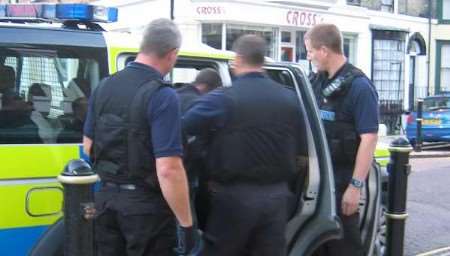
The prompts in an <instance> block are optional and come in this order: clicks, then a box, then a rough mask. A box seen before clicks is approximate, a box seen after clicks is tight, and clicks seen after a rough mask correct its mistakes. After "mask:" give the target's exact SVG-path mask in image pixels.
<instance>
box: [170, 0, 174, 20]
mask: <svg viewBox="0 0 450 256" xmlns="http://www.w3.org/2000/svg"><path fill="white" fill-rule="evenodd" d="M174 1H175V0H170V20H173V19H174V16H173V8H174Z"/></svg>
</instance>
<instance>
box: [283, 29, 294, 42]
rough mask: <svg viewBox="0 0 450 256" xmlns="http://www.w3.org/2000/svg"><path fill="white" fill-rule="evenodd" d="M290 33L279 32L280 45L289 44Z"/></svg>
mask: <svg viewBox="0 0 450 256" xmlns="http://www.w3.org/2000/svg"><path fill="white" fill-rule="evenodd" d="M291 40H292V39H291V32H290V31H282V32H281V42H282V43H290V42H291Z"/></svg>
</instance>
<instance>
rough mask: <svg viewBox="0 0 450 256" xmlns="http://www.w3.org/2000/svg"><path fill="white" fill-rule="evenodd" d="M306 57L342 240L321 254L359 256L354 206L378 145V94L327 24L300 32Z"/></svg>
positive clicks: (361, 250) (334, 28)
mask: <svg viewBox="0 0 450 256" xmlns="http://www.w3.org/2000/svg"><path fill="white" fill-rule="evenodd" d="M305 45H306V50H307V53H308V59H309V60H310V61H311V62H312V64H313V65H314V66H315V67H316V68H317V71H318V72H317V73H316V74H313V75H312V76H311V83H312V85H313V87H314V91H315V95H316V99H317V102H318V105H319V108H320V114H321V118H322V121H323V123H324V126H325V131H326V134H327V140H328V146H329V149H330V153H331V156H332V161H333V168H334V174H335V183H336V204H337V210H338V215H339V217H340V218H341V220H342V223H343V227H344V237H343V239H341V240H337V241H332V242H329V243H327V244H326V245H325V246H324V247H323V248H322V251H321V253H322V254H321V255H348V256H352V255H355V256H356V255H357V256H361V255H364V253H365V252H364V251H363V246H362V241H361V234H360V230H359V213H358V206H359V201H360V199H361V189H362V188H363V185H364V182H365V180H366V178H367V175H368V173H369V170H370V168H371V164H372V162H373V155H374V151H375V147H376V144H377V138H378V136H377V132H378V119H379V112H378V111H379V109H378V95H377V92H376V90H375V87H374V85H373V84H372V82H371V81H370V80H369V78H367V76H366V75H365V74H364V73H363V72H362V71H361V70H359V69H358V68H356V67H355V66H353V65H352V64H350V63H348V61H347V59H346V57H345V56H344V54H343V51H342V35H341V32H340V31H339V29H338V28H337V27H336V26H335V25H332V24H319V25H316V26H314V27H312V28H311V29H310V30H309V31H308V32H307V33H306V34H305Z"/></svg>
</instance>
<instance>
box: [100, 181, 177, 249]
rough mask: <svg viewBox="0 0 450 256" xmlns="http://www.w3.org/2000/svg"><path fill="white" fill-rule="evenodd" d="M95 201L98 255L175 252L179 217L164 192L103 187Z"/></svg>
mask: <svg viewBox="0 0 450 256" xmlns="http://www.w3.org/2000/svg"><path fill="white" fill-rule="evenodd" d="M95 205H96V209H97V214H98V215H97V217H96V219H95V240H96V247H97V256H115V255H117V256H119V255H120V256H125V255H128V256H153V255H154V256H166V255H171V256H172V255H174V253H173V248H175V247H176V235H175V218H174V216H173V215H172V213H171V211H170V209H169V207H168V205H167V204H166V202H165V200H164V198H163V197H162V195H160V194H156V193H154V192H151V191H148V190H144V189H137V190H133V191H131V190H122V189H120V188H111V187H102V188H101V190H100V191H99V192H97V193H96V194H95Z"/></svg>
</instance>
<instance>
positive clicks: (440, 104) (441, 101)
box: [423, 97, 450, 111]
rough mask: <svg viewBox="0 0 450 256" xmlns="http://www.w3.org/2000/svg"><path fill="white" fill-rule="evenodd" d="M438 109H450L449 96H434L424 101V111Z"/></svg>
mask: <svg viewBox="0 0 450 256" xmlns="http://www.w3.org/2000/svg"><path fill="white" fill-rule="evenodd" d="M438 109H450V98H449V97H432V98H426V99H425V100H424V101H423V110H424V111H434V110H438Z"/></svg>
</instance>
